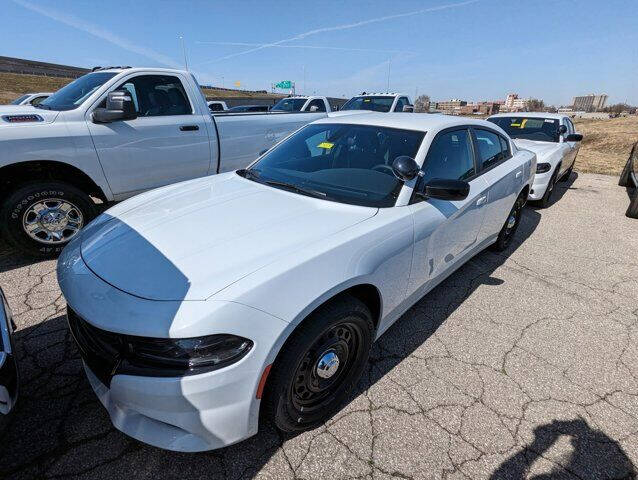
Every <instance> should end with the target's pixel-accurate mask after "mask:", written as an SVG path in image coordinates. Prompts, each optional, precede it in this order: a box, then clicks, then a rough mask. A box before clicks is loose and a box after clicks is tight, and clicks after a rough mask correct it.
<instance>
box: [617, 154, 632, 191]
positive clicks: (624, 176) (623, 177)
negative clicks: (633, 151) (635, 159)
mask: <svg viewBox="0 0 638 480" xmlns="http://www.w3.org/2000/svg"><path fill="white" fill-rule="evenodd" d="M630 171H631V159H630V160H627V163H626V164H625V168H623V171H622V173H621V174H620V178H619V179H618V185H619V186H621V187H627V186H629V172H630Z"/></svg>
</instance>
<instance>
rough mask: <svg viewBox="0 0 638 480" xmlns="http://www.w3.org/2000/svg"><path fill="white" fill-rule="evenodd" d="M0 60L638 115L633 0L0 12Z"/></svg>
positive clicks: (5, 0) (17, 2) (141, 1)
mask: <svg viewBox="0 0 638 480" xmlns="http://www.w3.org/2000/svg"><path fill="white" fill-rule="evenodd" d="M0 6H1V7H2V9H1V10H0V11H2V13H3V17H4V18H3V20H4V21H3V27H2V33H0V39H1V42H0V55H5V56H13V57H22V58H29V59H36V60H43V61H50V62H55V63H64V64H70V65H77V66H87V67H88V66H93V65H107V64H108V65H122V64H124V65H134V66H171V67H175V66H176V67H180V68H181V67H183V64H184V59H183V55H182V51H181V47H180V41H179V35H180V34H183V36H184V42H185V45H186V50H187V55H188V62H189V67H190V69H191V70H192V71H193V72H194V73H195V74H196V75H197V77H198V79H199V80H200V83H212V84H216V85H220V84H221V83H222V78H223V82H224V85H225V86H232V83H233V82H235V81H239V82H241V85H242V87H245V88H249V89H268V88H269V87H270V84H271V83H272V82H276V81H279V80H286V79H289V80H293V81H296V84H297V93H304V92H303V90H304V73H303V72H304V68H305V72H306V75H305V78H306V80H305V93H314V92H316V93H317V94H325V95H331V96H339V97H341V96H346V97H349V96H351V95H353V94H356V93H359V92H361V91H362V90H366V91H381V90H384V91H385V90H386V85H387V81H388V62H389V61H390V89H391V90H393V91H402V92H405V93H407V94H409V95H410V96H414V94H415V92H417V91H418V93H419V94H423V93H425V94H428V95H430V96H431V97H432V99H434V100H444V99H450V98H461V99H465V100H493V99H503V98H504V97H505V95H506V94H507V93H508V92H517V93H519V94H520V95H521V96H523V97H528V96H531V97H537V98H541V99H543V100H545V102H546V103H547V104H554V105H560V104H569V103H571V98H572V97H573V96H574V95H576V94H585V93H591V92H595V93H599V92H605V93H607V94H608V95H609V96H610V102H612V103H616V102H621V101H628V102H630V103H633V104H638V87H637V86H636V84H637V81H636V73H637V72H638V27H637V26H638V1H637V0H527V1H522V0H422V1H410V0H394V1H374V2H360V1H344V0H341V1H333V0H322V1H312V2H305V1H303V0H302V1H299V0H295V1H290V2H288V1H283V0H282V1H267V0H261V1H242V0H235V1H230V2H229V1H213V0H209V1H189V2H179V1H177V2H176V1H162V0H155V1H148V0H146V1H145V0H138V1H136V2H118V1H116V0H112V1H109V2H97V1H95V2H94V1H78V0H75V1H68V0H55V1H51V0H46V1H37V0H0Z"/></svg>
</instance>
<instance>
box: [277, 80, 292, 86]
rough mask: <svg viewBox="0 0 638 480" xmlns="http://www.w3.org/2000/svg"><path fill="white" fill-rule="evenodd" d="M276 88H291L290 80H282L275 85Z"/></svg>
mask: <svg viewBox="0 0 638 480" xmlns="http://www.w3.org/2000/svg"><path fill="white" fill-rule="evenodd" d="M275 87H277V88H292V82H291V81H290V80H283V81H281V82H279V83H277V84H275Z"/></svg>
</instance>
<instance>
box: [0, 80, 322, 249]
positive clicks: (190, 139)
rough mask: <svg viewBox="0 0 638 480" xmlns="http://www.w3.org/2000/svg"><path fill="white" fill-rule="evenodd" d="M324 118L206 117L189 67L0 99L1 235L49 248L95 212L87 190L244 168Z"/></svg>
mask: <svg viewBox="0 0 638 480" xmlns="http://www.w3.org/2000/svg"><path fill="white" fill-rule="evenodd" d="M325 116H327V112H314V113H288V114H286V113H273V114H270V113H249V114H237V115H219V116H213V115H211V112H210V110H209V107H208V105H207V103H206V100H205V98H204V96H203V95H202V93H201V90H200V88H199V85H198V83H197V80H196V79H195V77H194V76H193V75H192V74H191V73H189V72H186V71H180V70H172V69H170V70H169V69H157V68H107V69H100V70H97V71H94V72H91V73H89V74H87V75H85V76H83V77H80V78H79V79H77V80H75V81H74V82H72V83H70V84H69V85H67V86H66V87H64V88H62V89H61V90H59V91H58V92H56V93H55V94H53V95H52V96H50V97H49V98H47V99H46V100H44V101H43V102H42V103H40V104H39V105H37V106H35V107H33V106H20V107H17V106H3V107H0V145H1V146H2V148H0V236H2V238H3V241H6V242H8V243H10V244H12V245H13V246H14V247H17V248H19V249H21V250H23V251H25V252H27V253H29V254H32V255H40V256H50V255H55V254H57V253H59V252H60V251H61V250H62V248H63V247H64V245H65V244H66V243H68V241H69V240H71V238H73V237H74V236H75V235H76V234H77V232H78V231H79V230H80V229H81V228H82V227H83V226H84V225H85V224H86V223H87V222H88V221H89V220H90V219H91V218H92V217H93V216H94V214H95V202H94V201H93V199H92V198H91V197H93V198H97V199H100V200H101V201H102V202H111V201H119V200H123V199H125V198H127V197H130V196H133V195H135V194H137V193H139V192H142V191H145V190H149V189H152V188H156V187H160V186H163V185H167V184H170V183H175V182H179V181H183V180H189V179H193V178H197V177H202V176H205V175H212V174H216V173H220V172H225V171H230V170H236V169H238V168H243V167H246V166H247V165H248V164H249V163H251V162H252V161H253V160H255V158H257V156H258V155H259V153H260V152H261V151H263V150H266V149H268V148H270V147H271V146H272V145H274V144H275V143H276V142H278V141H279V140H281V139H282V138H284V137H286V136H287V135H288V134H290V133H291V132H293V131H294V130H296V129H298V128H299V127H301V126H303V125H305V124H307V123H310V122H312V121H314V120H317V119H320V118H322V117H325Z"/></svg>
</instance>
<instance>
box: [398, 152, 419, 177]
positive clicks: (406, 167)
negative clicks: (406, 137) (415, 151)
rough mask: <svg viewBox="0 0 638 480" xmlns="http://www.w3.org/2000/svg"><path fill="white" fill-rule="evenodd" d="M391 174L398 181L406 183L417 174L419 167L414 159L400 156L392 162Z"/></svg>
mask: <svg viewBox="0 0 638 480" xmlns="http://www.w3.org/2000/svg"><path fill="white" fill-rule="evenodd" d="M392 172H393V173H394V175H395V176H396V177H397V178H398V179H399V180H403V181H404V182H407V181H408V180H412V179H413V178H414V177H416V176H417V175H418V174H419V165H418V164H417V163H416V161H415V160H414V158H412V157H408V156H407V155H401V156H400V157H397V158H395V159H394V162H392Z"/></svg>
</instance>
